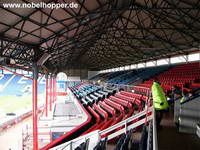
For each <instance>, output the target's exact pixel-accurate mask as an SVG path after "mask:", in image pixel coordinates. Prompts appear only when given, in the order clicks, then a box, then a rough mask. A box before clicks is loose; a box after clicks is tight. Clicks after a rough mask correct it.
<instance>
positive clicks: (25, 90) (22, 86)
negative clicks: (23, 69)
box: [0, 74, 45, 96]
mask: <svg viewBox="0 0 200 150" xmlns="http://www.w3.org/2000/svg"><path fill="white" fill-rule="evenodd" d="M2 76H3V77H2V78H0V85H1V92H0V95H3V96H6V95H10V96H12V95H14V96H23V95H24V94H28V95H30V94H31V92H32V90H31V89H32V81H31V80H29V79H26V78H24V77H21V76H18V75H14V74H3V75H2ZM42 80H43V79H42V78H41V79H40V80H39V82H38V92H39V94H42V93H44V90H45V82H42Z"/></svg>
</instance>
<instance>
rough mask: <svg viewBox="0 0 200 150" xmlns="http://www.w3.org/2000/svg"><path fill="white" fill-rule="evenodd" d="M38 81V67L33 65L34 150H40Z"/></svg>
mask: <svg viewBox="0 0 200 150" xmlns="http://www.w3.org/2000/svg"><path fill="white" fill-rule="evenodd" d="M37 80H38V67H37V65H35V64H34V65H33V83H32V86H33V88H32V90H33V91H32V96H33V97H32V106H33V114H32V117H33V150H38V127H37V121H38V108H37V86H38V85H37Z"/></svg>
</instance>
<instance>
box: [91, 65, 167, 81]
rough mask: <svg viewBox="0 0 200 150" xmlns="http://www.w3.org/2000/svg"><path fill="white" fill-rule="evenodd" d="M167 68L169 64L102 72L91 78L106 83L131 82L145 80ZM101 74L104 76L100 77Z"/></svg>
mask: <svg viewBox="0 0 200 150" xmlns="http://www.w3.org/2000/svg"><path fill="white" fill-rule="evenodd" d="M167 69H169V66H160V67H156V68H155V67H150V68H146V69H137V70H126V71H123V72H122V71H121V72H120V73H118V72H116V73H107V74H105V73H103V74H99V75H97V76H95V78H91V79H92V80H101V81H104V82H106V83H111V84H131V83H134V82H136V81H137V80H145V79H148V78H150V77H153V76H155V75H156V74H159V73H161V72H163V71H165V70H167ZM102 76H103V77H104V78H102Z"/></svg>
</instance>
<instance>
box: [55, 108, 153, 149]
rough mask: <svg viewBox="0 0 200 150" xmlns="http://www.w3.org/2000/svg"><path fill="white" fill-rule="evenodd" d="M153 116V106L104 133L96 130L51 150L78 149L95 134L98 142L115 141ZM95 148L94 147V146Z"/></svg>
mask: <svg viewBox="0 0 200 150" xmlns="http://www.w3.org/2000/svg"><path fill="white" fill-rule="evenodd" d="M146 114H148V115H146ZM153 116H154V114H153V107H152V106H151V107H150V108H148V109H145V110H143V111H142V112H140V113H138V114H136V115H133V116H131V117H129V118H128V119H126V120H123V121H121V122H119V123H117V124H115V125H113V126H111V127H109V128H107V129H105V130H102V131H100V130H96V131H94V132H91V133H88V134H86V135H84V136H81V137H78V138H76V139H74V140H72V141H69V142H67V143H64V144H62V145H59V146H56V147H54V148H52V149H51V150H73V149H75V148H76V147H75V146H78V145H80V144H81V143H82V142H85V141H86V140H87V139H89V138H90V139H92V140H93V138H92V136H93V135H94V134H95V137H98V142H99V141H100V139H104V138H105V136H106V137H107V140H110V139H113V138H115V137H117V136H119V135H121V134H123V133H126V132H127V131H129V130H132V129H134V128H136V127H138V126H140V125H142V124H145V123H146V121H147V122H149V121H152V120H153ZM136 120H137V121H136ZM92 140H90V142H92ZM98 142H97V141H95V142H94V141H93V142H92V143H93V144H94V143H98ZM93 147H94V145H93ZM93 147H91V146H90V147H89V149H88V150H92V149H93ZM155 150H157V149H155Z"/></svg>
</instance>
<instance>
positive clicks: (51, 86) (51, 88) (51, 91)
mask: <svg viewBox="0 0 200 150" xmlns="http://www.w3.org/2000/svg"><path fill="white" fill-rule="evenodd" d="M52 101H53V78H52V75H51V76H50V104H49V105H50V108H49V110H50V111H52Z"/></svg>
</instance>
